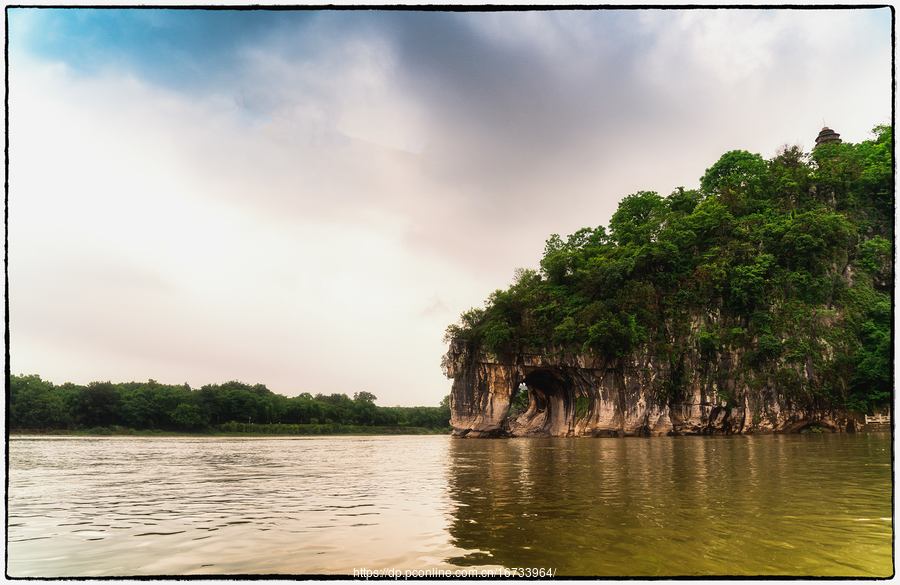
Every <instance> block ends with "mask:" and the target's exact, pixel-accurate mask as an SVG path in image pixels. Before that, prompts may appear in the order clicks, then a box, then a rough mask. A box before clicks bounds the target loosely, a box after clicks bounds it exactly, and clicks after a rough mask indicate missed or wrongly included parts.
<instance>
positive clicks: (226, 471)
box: [7, 433, 894, 577]
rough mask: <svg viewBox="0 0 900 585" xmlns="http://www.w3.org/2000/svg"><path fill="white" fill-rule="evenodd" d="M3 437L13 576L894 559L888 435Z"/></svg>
mask: <svg viewBox="0 0 900 585" xmlns="http://www.w3.org/2000/svg"><path fill="white" fill-rule="evenodd" d="M8 445H9V459H8V474H9V475H8V481H9V488H8V498H7V519H8V543H7V553H8V558H7V574H8V575H9V576H11V577H109V576H179V575H297V576H300V575H350V576H353V575H354V574H355V575H357V576H362V575H366V574H371V571H379V574H381V573H380V572H381V571H385V570H387V571H390V570H393V571H395V573H394V574H395V575H396V574H409V575H428V576H431V575H437V576H442V575H449V574H454V573H456V574H467V575H472V574H482V573H485V572H488V571H494V572H495V574H496V575H500V574H503V573H504V571H505V572H506V574H510V573H511V572H514V571H516V570H522V571H521V572H526V571H524V570H527V571H529V572H533V574H534V575H537V576H540V575H542V574H543V575H546V574H550V575H554V576H556V577H562V576H595V577H649V576H697V575H707V576H709V575H713V576H803V577H818V576H839V577H853V576H861V577H887V576H890V575H892V574H893V572H894V568H893V551H892V540H893V522H892V519H893V509H892V468H891V454H892V442H891V436H890V434H887V433H860V434H837V435H833V434H819V435H767V436H729V437H654V438H624V439H622V438H619V439H616V438H608V439H607V438H600V439H584V438H582V439H549V438H548V439H509V440H473V439H451V438H449V437H447V436H379V437H302V438H300V437H296V438H285V437H279V438H216V437H162V438H154V437H97V438H94V437H12V438H10V440H9V443H8ZM425 571H430V573H427V574H426V573H425ZM407 572H408V573H407Z"/></svg>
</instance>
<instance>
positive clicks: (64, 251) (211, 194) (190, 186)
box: [7, 8, 893, 406]
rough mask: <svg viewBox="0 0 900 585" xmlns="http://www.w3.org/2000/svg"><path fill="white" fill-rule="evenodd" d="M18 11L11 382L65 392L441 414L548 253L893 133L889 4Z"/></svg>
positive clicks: (13, 36)
mask: <svg viewBox="0 0 900 585" xmlns="http://www.w3.org/2000/svg"><path fill="white" fill-rule="evenodd" d="M7 17H8V43H9V54H8V90H9V102H8V103H9V110H8V111H9V117H8V123H9V130H8V140H9V155H8V156H9V159H8V165H9V168H8V181H9V186H8V213H9V227H8V253H9V262H8V270H9V290H8V295H9V296H8V298H9V314H8V323H9V331H10V335H9V340H8V342H9V349H10V356H11V357H10V370H11V372H12V373H13V374H39V375H40V376H41V377H42V378H43V379H45V380H50V381H52V382H53V383H55V384H63V383H65V382H73V383H76V384H87V383H89V382H91V381H105V380H110V381H113V382H127V381H146V380H149V379H154V380H156V381H158V382H162V383H167V384H182V383H185V382H186V383H188V384H190V386H191V387H192V388H199V387H200V386H202V385H204V384H213V383H224V382H226V381H229V380H239V381H242V382H245V383H248V384H258V383H259V384H265V385H266V386H267V387H268V388H269V389H270V390H271V391H273V392H275V393H278V394H282V395H285V396H296V395H298V394H300V393H303V392H309V393H310V394H317V393H322V394H331V393H335V392H340V393H346V394H348V395H349V396H351V397H352V396H353V394H354V393H355V392H360V391H367V392H371V393H373V394H374V395H375V396H377V398H378V399H377V401H376V404H379V405H381V406H394V405H402V406H414V405H426V406H436V405H437V404H438V403H439V402H440V400H441V399H442V398H443V397H444V396H446V395H447V394H449V393H450V388H451V381H450V380H448V379H446V378H445V377H444V375H443V373H442V372H441V368H440V361H441V356H442V355H443V354H444V353H445V352H446V350H447V346H446V345H445V344H444V343H443V335H444V331H445V329H446V327H447V326H448V325H449V324H451V323H455V322H456V321H457V319H458V317H459V315H460V313H462V312H463V311H466V310H468V309H469V308H470V307H481V306H483V304H484V301H485V300H486V299H487V297H488V295H489V294H490V293H491V292H492V291H494V290H496V289H505V288H507V287H508V286H509V285H510V284H512V281H513V276H514V273H515V270H516V268H519V267H522V268H532V269H537V268H539V261H540V258H541V255H542V252H543V249H544V242H545V241H546V240H547V239H548V238H549V237H550V236H551V235H552V234H560V235H562V236H563V237H565V236H566V235H568V234H571V233H574V232H575V231H577V230H578V229H579V228H582V227H597V226H600V225H606V224H607V223H608V221H609V218H610V217H611V215H612V214H613V213H614V212H615V210H616V207H617V205H618V202H619V201H620V200H621V199H623V198H624V197H625V196H627V195H629V194H631V193H635V192H637V191H640V190H645V191H657V192H658V193H659V194H660V195H662V196H666V195H668V194H669V193H671V192H672V191H674V190H675V189H676V188H678V187H684V188H687V189H690V188H697V187H698V186H699V179H700V177H701V176H702V175H703V174H704V172H705V170H706V169H707V168H709V167H711V166H712V165H713V164H714V163H715V162H716V161H717V160H718V159H719V157H720V156H721V155H723V154H724V153H726V152H728V151H730V150H735V149H740V150H748V151H750V152H755V153H759V154H761V155H762V156H763V157H764V158H771V157H773V156H775V154H776V152H777V151H778V149H779V148H780V147H782V146H783V145H785V144H799V145H801V146H802V147H803V148H804V150H806V151H809V150H810V149H811V147H812V146H813V145H814V143H815V137H816V135H817V134H818V132H819V131H820V130H821V129H822V127H823V126H825V125H827V126H828V127H830V128H832V129H834V130H835V131H837V132H839V133H840V134H841V137H842V138H843V139H844V140H845V141H849V142H861V141H863V140H867V139H869V138H871V137H872V135H871V130H872V128H873V127H874V126H875V125H878V124H888V123H891V120H892V118H891V116H892V63H891V57H892V47H891V28H892V26H893V15H892V14H891V11H890V9H888V8H881V9H845V10H824V9H817V10H802V9H793V10H792V9H759V10H751V9H718V10H715V9H682V10H662V9H659V10H657V9H634V10H630V9H629V10H611V9H603V10H594V9H591V10H559V11H556V10H551V11H521V10H520V11H501V12H447V11H444V12H439V11H415V10H411V11H403V10H400V11H397V10H394V11H391V10H332V11H314V10H172V9H120V10H106V9H94V10H89V9H51V8H46V9H41V8H7Z"/></svg>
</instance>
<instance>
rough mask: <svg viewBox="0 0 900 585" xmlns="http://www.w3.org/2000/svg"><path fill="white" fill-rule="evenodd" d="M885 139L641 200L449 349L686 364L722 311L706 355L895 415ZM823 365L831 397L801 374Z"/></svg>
mask: <svg viewBox="0 0 900 585" xmlns="http://www.w3.org/2000/svg"><path fill="white" fill-rule="evenodd" d="M873 136H874V137H873V139H871V140H868V141H865V142H862V143H860V144H850V143H837V144H822V145H820V146H817V147H816V148H815V149H813V152H812V153H804V152H802V150H801V149H800V148H799V147H796V146H793V147H791V146H786V147H783V148H782V149H781V150H780V152H779V153H778V155H777V156H775V157H774V158H772V159H770V160H765V159H763V158H762V157H761V156H760V155H758V154H752V153H749V152H746V151H741V150H735V151H731V152H728V153H726V154H725V155H723V156H722V157H721V158H720V159H719V160H718V161H717V162H716V163H715V164H714V165H713V166H712V167H710V168H709V169H707V171H706V173H705V174H704V175H703V177H701V179H700V185H699V189H692V190H685V189H684V188H682V187H679V188H677V189H676V190H675V191H674V192H672V193H671V194H670V195H669V196H667V197H661V196H660V195H658V194H657V193H655V192H650V191H639V192H637V193H634V194H632V195H629V196H627V197H625V198H624V199H623V200H622V201H621V203H620V204H619V207H618V210H617V211H616V212H615V214H613V216H612V218H611V220H610V222H609V226H608V228H605V227H604V226H599V227H596V228H590V227H588V228H583V229H581V230H579V231H577V232H575V233H574V234H572V235H570V236H568V237H567V238H566V239H563V238H561V237H560V236H559V235H557V234H553V235H552V236H551V237H550V239H549V240H547V242H546V247H545V249H544V255H543V258H542V259H541V261H540V271H539V272H538V271H535V270H524V269H517V270H516V274H515V282H514V284H513V285H512V286H510V288H509V289H508V290H497V291H495V292H494V293H493V294H491V295H490V297H489V298H488V300H487V301H486V302H485V307H484V308H472V309H470V310H469V311H466V312H465V313H463V314H462V315H461V317H460V320H459V322H458V323H457V324H454V325H450V326H449V327H448V328H447V333H446V336H445V341H449V340H451V339H463V340H467V341H468V342H469V343H471V344H472V346H473V347H475V346H480V345H483V346H484V347H486V348H487V349H488V350H489V351H491V352H493V353H497V354H500V353H502V352H504V348H508V347H510V346H509V345H507V344H509V343H510V342H516V343H518V344H519V345H520V346H525V347H528V348H531V350H532V351H537V352H543V353H558V352H587V353H594V354H602V355H605V356H609V357H610V358H615V357H617V356H624V355H628V354H632V353H634V352H639V351H642V349H647V348H649V347H650V346H653V349H654V350H656V351H657V352H658V353H660V354H661V355H671V356H673V359H675V358H674V356H676V355H677V354H678V352H679V351H680V350H681V348H678V347H676V346H675V344H674V340H675V339H676V338H677V337H678V333H679V332H683V331H685V328H689V327H691V326H696V325H697V323H698V322H699V320H697V319H694V318H693V317H695V316H696V315H698V314H701V313H706V314H709V313H711V312H712V313H715V314H716V315H717V319H716V322H717V323H719V325H718V326H716V327H710V326H709V325H708V321H707V322H706V323H707V324H705V325H704V327H706V329H705V330H703V331H702V332H700V334H699V335H698V336H697V337H696V338H697V339H698V340H699V341H698V345H699V347H697V348H696V349H697V350H698V351H700V352H701V354H703V355H709V356H714V355H715V354H716V353H717V352H723V351H728V350H729V349H734V348H740V349H741V350H743V351H741V352H740V355H742V356H743V357H742V360H743V363H741V364H740V367H741V368H744V369H745V370H753V371H754V372H755V373H756V374H758V375H756V376H755V377H756V379H762V378H764V377H765V376H769V377H770V379H773V380H776V381H777V383H778V385H779V387H781V388H784V389H785V390H786V391H787V392H789V393H790V392H792V393H793V394H794V395H796V396H798V397H800V398H801V399H803V398H810V399H813V400H818V401H821V400H825V401H827V402H828V403H830V404H833V405H835V406H839V407H847V408H852V409H857V410H863V411H864V410H867V409H869V408H871V407H872V406H875V405H881V404H883V403H886V402H887V401H888V400H889V399H890V393H891V388H892V366H893V362H892V352H891V344H892V298H891V292H892V289H893V246H892V242H893V217H894V215H893V211H894V210H893V205H894V198H893V196H894V182H893V161H892V153H893V133H892V129H891V127H888V126H877V127H876V128H874V130H873ZM823 323H829V324H834V323H838V326H836V327H830V326H829V327H824V326H823V325H822V324H823ZM826 357H827V358H828V359H827V360H826V359H825V358H826ZM711 359H712V358H711ZM807 363H809V364H813V365H814V366H815V367H816V368H818V371H819V372H820V373H823V374H824V375H822V376H820V377H819V378H820V379H821V380H822V381H821V383H819V384H818V385H815V386H811V385H810V384H808V383H807V381H805V380H803V379H800V378H799V377H798V376H797V375H796V370H797V369H796V368H791V367H786V366H789V365H791V364H807ZM673 383H677V380H675V381H674V382H673Z"/></svg>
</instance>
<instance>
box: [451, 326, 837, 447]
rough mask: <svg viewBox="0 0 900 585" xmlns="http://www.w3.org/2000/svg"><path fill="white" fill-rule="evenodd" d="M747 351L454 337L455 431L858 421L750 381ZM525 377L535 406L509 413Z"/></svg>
mask: <svg viewBox="0 0 900 585" xmlns="http://www.w3.org/2000/svg"><path fill="white" fill-rule="evenodd" d="M740 357H741V356H740V355H739V354H738V352H723V353H722V354H721V355H717V356H716V357H715V358H714V359H713V360H712V361H710V360H709V359H708V358H705V359H701V357H700V356H699V355H698V353H697V352H696V351H690V350H685V351H684V353H683V354H682V355H681V356H680V357H679V358H678V359H677V360H672V359H671V357H666V358H664V359H660V356H658V355H655V354H653V353H644V354H640V355H638V354H634V355H630V356H623V357H618V358H606V357H603V356H598V355H587V354H582V353H564V352H562V351H560V352H559V353H554V354H544V353H536V352H532V351H529V350H528V349H527V348H520V347H519V345H518V344H516V343H508V344H506V345H505V346H504V347H503V348H502V350H501V351H500V352H499V353H498V354H492V353H490V352H487V351H486V350H484V349H483V348H472V347H470V346H469V345H468V344H467V343H466V342H465V341H463V340H453V341H451V343H450V349H449V351H448V352H447V355H446V356H445V360H444V367H445V373H446V374H447V376H448V377H450V378H453V388H452V390H451V393H450V412H451V418H450V424H451V425H452V426H453V427H454V431H453V435H454V436H455V437H527V436H555V437H602V436H608V437H627V436H652V435H706V434H740V433H745V434H751V433H773V432H782V433H784V432H798V431H799V429H801V428H803V427H805V426H807V425H809V424H810V423H811V421H815V422H816V424H817V425H819V426H822V427H825V428H828V429H830V430H832V431H842V430H844V429H845V428H852V427H853V425H852V421H851V420H850V419H849V418H848V416H847V414H846V413H839V412H838V413H835V412H821V411H818V410H810V409H809V407H808V405H803V404H799V403H796V402H792V401H791V399H790V397H787V396H784V395H782V394H781V393H779V391H778V389H777V388H775V387H773V386H771V385H769V384H755V385H754V386H753V387H752V388H751V386H750V385H748V381H747V380H745V379H744V378H742V377H741V376H740V375H739V373H738V371H737V370H738V368H736V367H735V364H737V363H739V360H740ZM673 380H678V383H677V384H676V383H674V382H673ZM521 384H524V385H525V387H526V388H527V391H528V408H527V410H525V412H518V413H515V412H514V413H512V414H510V404H511V403H512V401H513V398H514V396H515V394H516V392H517V391H518V389H519V387H520V385H521Z"/></svg>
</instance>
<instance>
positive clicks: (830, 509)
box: [449, 435, 893, 576]
mask: <svg viewBox="0 0 900 585" xmlns="http://www.w3.org/2000/svg"><path fill="white" fill-rule="evenodd" d="M450 447H451V448H450V460H451V469H450V471H451V473H450V476H449V477H450V486H451V487H450V491H451V497H452V498H453V500H454V502H455V503H456V506H457V507H456V511H455V512H454V514H453V516H454V521H453V524H452V526H451V527H450V534H451V535H452V536H453V539H454V540H453V543H454V544H455V545H456V546H457V547H459V548H462V549H481V550H482V551H484V552H477V553H468V554H466V555H462V556H460V557H454V558H452V559H451V562H453V563H455V564H460V565H467V564H473V565H478V564H480V563H482V562H485V561H486V560H489V561H490V562H493V563H498V564H500V565H505V566H536V567H541V566H548V567H555V568H557V569H558V571H559V574H563V575H598V576H599V575H605V576H655V575H799V576H823V575H830V576H848V575H866V576H889V575H891V574H892V573H893V564H892V556H891V555H892V551H891V542H892V533H893V525H892V508H891V468H890V462H891V459H890V448H891V444H890V437H889V436H888V435H816V436H805V435H780V436H736V437H658V438H656V437H655V438H652V439H594V440H586V439H555V438H554V439H513V440H508V441H490V442H487V443H485V442H476V441H454V442H452V443H451V446H450Z"/></svg>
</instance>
